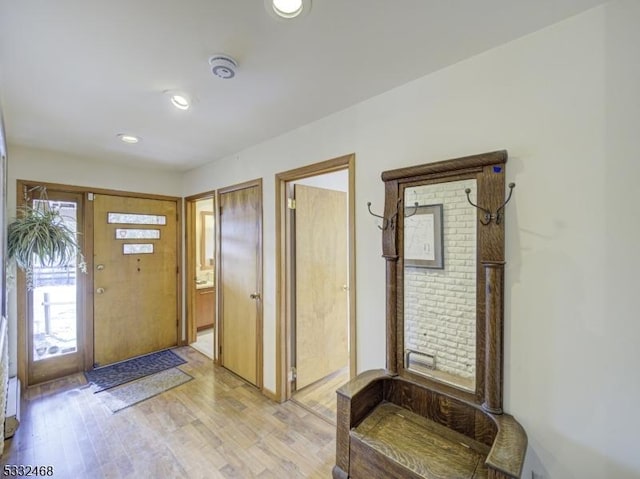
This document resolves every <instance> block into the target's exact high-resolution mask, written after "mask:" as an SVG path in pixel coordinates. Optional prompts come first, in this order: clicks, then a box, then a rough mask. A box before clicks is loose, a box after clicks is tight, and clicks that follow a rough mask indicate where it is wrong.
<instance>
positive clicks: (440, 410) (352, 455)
mask: <svg viewBox="0 0 640 479" xmlns="http://www.w3.org/2000/svg"><path fill="white" fill-rule="evenodd" d="M337 421H338V422H337V460H336V466H335V467H334V469H333V477H334V478H335V479H345V478H353V479H358V478H367V479H372V478H385V479H386V478H411V479H414V478H428V479H449V478H451V479H463V478H469V479H471V478H478V479H479V478H491V479H505V478H517V477H520V472H521V471H522V466H523V463H524V456H525V452H526V446H527V437H526V434H525V432H524V430H523V429H522V427H521V426H520V424H519V423H518V422H517V421H516V420H515V419H514V418H513V417H512V416H510V415H508V414H501V415H493V414H490V413H488V412H486V411H484V410H483V409H482V408H481V407H479V406H475V405H472V404H468V403H466V402H463V401H460V400H458V399H455V398H452V397H448V396H446V395H444V394H442V393H438V392H435V391H432V390H429V389H428V388H426V387H424V386H421V385H418V384H414V383H411V382H409V381H407V380H405V379H402V378H400V377H398V376H392V375H390V374H388V373H387V372H386V371H384V370H374V371H367V372H365V373H363V374H361V375H359V376H358V377H356V378H355V379H353V380H352V381H350V382H349V383H347V384H345V385H344V386H343V387H341V388H340V389H339V390H338V417H337Z"/></svg>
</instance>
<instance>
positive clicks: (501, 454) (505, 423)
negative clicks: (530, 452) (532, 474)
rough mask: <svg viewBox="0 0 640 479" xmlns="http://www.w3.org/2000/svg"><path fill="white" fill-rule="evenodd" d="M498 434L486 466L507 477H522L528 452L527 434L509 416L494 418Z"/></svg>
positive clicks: (503, 415)
mask: <svg viewBox="0 0 640 479" xmlns="http://www.w3.org/2000/svg"><path fill="white" fill-rule="evenodd" d="M493 420H494V421H495V423H496V425H497V426H498V433H497V434H496V438H495V440H494V441H493V446H492V447H491V450H490V451H489V455H488V456H487V460H486V461H485V464H486V465H487V466H489V467H490V468H492V469H495V470H497V471H499V472H501V473H503V474H505V477H520V474H521V473H522V466H523V465H524V456H525V453H526V452H527V433H526V432H525V431H524V428H523V427H522V426H521V425H520V423H519V422H518V421H516V420H515V418H514V417H513V416H511V415H509V414H502V415H500V416H493Z"/></svg>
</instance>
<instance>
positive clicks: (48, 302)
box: [29, 200, 78, 362]
mask: <svg viewBox="0 0 640 479" xmlns="http://www.w3.org/2000/svg"><path fill="white" fill-rule="evenodd" d="M47 203H48V204H47ZM38 207H42V208H50V209H52V210H54V209H55V210H58V211H59V212H60V216H61V217H62V220H63V223H64V224H65V226H67V227H68V228H69V229H70V230H71V231H76V228H77V216H78V208H77V205H76V204H75V203H71V202H68V201H52V200H51V201H49V200H36V201H34V208H38ZM74 259H75V258H74ZM33 285H34V287H33V290H31V291H30V294H29V298H30V301H31V314H32V321H33V323H32V334H33V337H32V340H33V361H34V362H35V361H41V360H44V359H49V358H53V357H58V356H62V355H65V354H70V353H75V352H76V351H77V350H78V339H77V330H76V327H77V316H76V295H77V289H76V266H75V264H68V265H63V266H55V267H52V266H46V265H43V264H41V263H40V262H39V261H36V262H35V264H34V268H33Z"/></svg>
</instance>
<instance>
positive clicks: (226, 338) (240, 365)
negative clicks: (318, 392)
mask: <svg viewBox="0 0 640 479" xmlns="http://www.w3.org/2000/svg"><path fill="white" fill-rule="evenodd" d="M218 204H219V205H220V208H219V211H220V219H219V224H220V284H219V286H218V287H219V291H220V292H219V294H220V296H219V298H220V303H221V304H220V308H221V325H220V326H221V341H220V361H221V364H222V365H223V366H224V367H225V368H227V369H229V370H231V371H232V372H234V373H236V374H237V375H238V376H240V377H242V378H244V379H246V380H247V381H248V382H250V383H251V384H254V385H256V386H258V387H262V296H261V294H262V288H261V286H262V184H261V182H252V183H250V184H245V185H240V186H238V187H232V188H227V189H224V190H221V191H220V196H219V203H218Z"/></svg>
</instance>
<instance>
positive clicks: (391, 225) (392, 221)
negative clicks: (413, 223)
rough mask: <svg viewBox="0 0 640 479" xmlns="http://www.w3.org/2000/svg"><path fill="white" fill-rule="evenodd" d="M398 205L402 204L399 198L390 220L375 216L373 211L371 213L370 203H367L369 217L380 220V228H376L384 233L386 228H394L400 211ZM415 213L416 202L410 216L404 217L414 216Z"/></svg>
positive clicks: (416, 209) (416, 208)
mask: <svg viewBox="0 0 640 479" xmlns="http://www.w3.org/2000/svg"><path fill="white" fill-rule="evenodd" d="M400 203H402V199H401V198H399V199H398V202H397V203H396V212H395V213H394V214H393V215H391V217H390V218H385V217H384V216H381V215H377V214H375V213H374V212H373V211H371V201H369V202H367V208H368V209H369V214H370V215H371V216H375V217H376V218H380V219H381V220H382V226H380V225H378V228H380V229H381V230H383V231H384V230H386V229H388V228H391V229H394V228H395V227H396V218H397V217H398V212H399V211H400ZM417 211H418V203H417V202H416V203H415V204H414V210H413V213H411V214H410V215H405V216H404V217H405V218H408V217H409V216H413V215H415V214H416V212H417Z"/></svg>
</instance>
